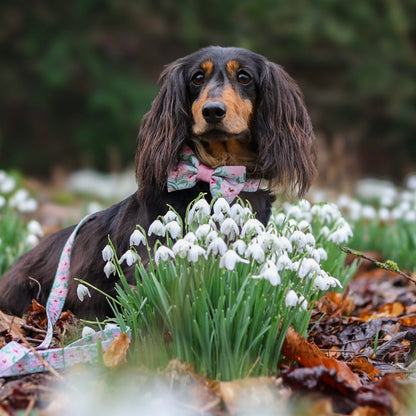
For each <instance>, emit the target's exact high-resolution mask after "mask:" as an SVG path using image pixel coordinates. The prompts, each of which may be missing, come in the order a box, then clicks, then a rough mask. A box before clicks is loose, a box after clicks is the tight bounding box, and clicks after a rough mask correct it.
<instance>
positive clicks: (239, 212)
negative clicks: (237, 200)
mask: <svg viewBox="0 0 416 416" xmlns="http://www.w3.org/2000/svg"><path fill="white" fill-rule="evenodd" d="M230 217H231V218H232V219H233V220H234V221H235V222H236V223H237V224H239V225H243V224H242V223H243V221H244V209H243V207H242V206H241V205H240V204H234V205H233V206H232V207H231V209H230Z"/></svg>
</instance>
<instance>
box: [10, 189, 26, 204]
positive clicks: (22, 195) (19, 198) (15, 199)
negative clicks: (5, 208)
mask: <svg viewBox="0 0 416 416" xmlns="http://www.w3.org/2000/svg"><path fill="white" fill-rule="evenodd" d="M28 198H29V192H28V191H27V190H26V189H18V190H17V191H16V192H15V193H14V194H13V195H12V196H11V197H10V198H9V205H10V206H11V207H17V206H18V205H19V204H21V203H23V202H24V201H26V200H27V199H28Z"/></svg>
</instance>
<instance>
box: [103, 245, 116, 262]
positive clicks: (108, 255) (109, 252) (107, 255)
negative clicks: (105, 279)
mask: <svg viewBox="0 0 416 416" xmlns="http://www.w3.org/2000/svg"><path fill="white" fill-rule="evenodd" d="M101 253H102V255H103V260H104V261H110V260H113V257H114V252H113V249H112V248H111V246H110V245H109V244H107V245H106V246H105V247H104V248H103V251H102V252H101Z"/></svg>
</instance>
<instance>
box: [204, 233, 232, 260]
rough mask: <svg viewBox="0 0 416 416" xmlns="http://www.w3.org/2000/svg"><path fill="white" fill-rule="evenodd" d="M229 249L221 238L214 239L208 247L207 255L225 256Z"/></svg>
mask: <svg viewBox="0 0 416 416" xmlns="http://www.w3.org/2000/svg"><path fill="white" fill-rule="evenodd" d="M227 249H228V247H227V244H225V241H224V240H223V239H222V238H221V237H217V238H214V239H213V240H212V241H211V243H210V244H209V245H208V248H207V254H210V253H212V254H213V255H214V256H217V255H218V254H220V255H223V254H224V253H225V252H226V251H227Z"/></svg>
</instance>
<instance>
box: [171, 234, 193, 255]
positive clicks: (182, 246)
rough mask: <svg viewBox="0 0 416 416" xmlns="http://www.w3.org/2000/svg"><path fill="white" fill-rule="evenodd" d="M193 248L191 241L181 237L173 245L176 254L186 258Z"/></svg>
mask: <svg viewBox="0 0 416 416" xmlns="http://www.w3.org/2000/svg"><path fill="white" fill-rule="evenodd" d="M190 248H191V243H190V242H189V241H187V240H185V239H183V238H182V239H180V240H178V241H176V243H175V244H174V245H173V246H172V251H173V254H174V255H175V256H178V257H180V258H181V259H184V258H185V257H186V256H187V255H188V251H189V250H190Z"/></svg>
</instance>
